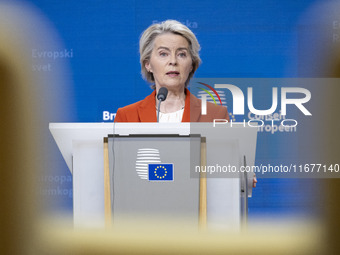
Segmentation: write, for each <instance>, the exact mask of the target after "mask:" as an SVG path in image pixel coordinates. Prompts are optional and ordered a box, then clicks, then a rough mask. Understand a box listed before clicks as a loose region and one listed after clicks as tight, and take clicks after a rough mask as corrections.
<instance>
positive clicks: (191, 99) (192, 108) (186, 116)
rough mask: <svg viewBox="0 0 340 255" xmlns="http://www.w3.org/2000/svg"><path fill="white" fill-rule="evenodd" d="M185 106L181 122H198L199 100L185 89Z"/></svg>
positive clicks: (199, 113) (199, 114)
mask: <svg viewBox="0 0 340 255" xmlns="http://www.w3.org/2000/svg"><path fill="white" fill-rule="evenodd" d="M185 92H186V95H187V96H186V98H185V107H184V113H183V118H182V122H198V120H199V118H200V116H201V101H200V100H199V99H198V98H197V97H195V96H194V95H192V94H191V93H190V91H189V90H188V89H185Z"/></svg>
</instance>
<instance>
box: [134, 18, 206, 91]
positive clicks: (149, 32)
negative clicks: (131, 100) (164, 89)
mask: <svg viewBox="0 0 340 255" xmlns="http://www.w3.org/2000/svg"><path fill="white" fill-rule="evenodd" d="M164 33H174V34H177V35H181V36H183V37H184V38H185V39H187V41H188V43H189V52H190V55H191V59H192V71H191V72H190V74H189V77H188V79H187V81H186V82H185V87H187V86H188V84H189V81H190V79H191V78H192V77H193V75H194V73H195V71H196V70H197V68H198V66H199V65H200V63H201V58H200V56H199V51H200V49H201V48H200V45H199V43H198V41H197V38H196V36H195V34H194V33H193V32H192V31H191V30H190V29H189V28H188V27H187V26H185V25H183V24H182V23H180V22H178V21H176V20H166V21H163V22H161V23H156V24H153V25H151V26H149V27H148V28H147V29H146V30H145V31H144V32H143V34H142V36H141V38H140V40H139V53H140V64H141V67H142V71H141V72H142V76H143V78H144V79H145V80H147V81H148V82H150V83H153V82H155V79H154V77H153V74H152V73H150V72H148V71H147V70H146V68H145V63H146V61H149V60H150V58H151V53H152V50H153V46H154V41H155V38H156V37H157V36H158V35H161V34H164ZM151 87H152V88H153V89H155V85H152V86H151Z"/></svg>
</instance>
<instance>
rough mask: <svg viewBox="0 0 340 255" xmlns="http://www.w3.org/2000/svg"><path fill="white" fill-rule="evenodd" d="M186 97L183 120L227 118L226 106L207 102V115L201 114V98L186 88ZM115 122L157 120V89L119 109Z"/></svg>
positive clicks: (203, 120)
mask: <svg viewBox="0 0 340 255" xmlns="http://www.w3.org/2000/svg"><path fill="white" fill-rule="evenodd" d="M185 93H186V98H185V106H184V113H183V117H182V122H212V121H213V120H214V119H227V120H229V115H228V111H227V108H226V107H223V106H220V105H215V104H213V103H209V102H208V103H207V113H208V114H207V115H201V100H200V99H198V98H197V97H195V96H194V95H192V94H191V93H190V91H189V90H188V89H185ZM114 121H115V122H157V113H156V91H153V92H152V93H151V94H150V95H149V96H147V97H146V98H145V99H143V100H141V101H138V102H136V103H134V104H130V105H127V106H125V107H123V108H119V109H118V110H117V114H116V117H115V120H114Z"/></svg>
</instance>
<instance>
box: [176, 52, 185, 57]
mask: <svg viewBox="0 0 340 255" xmlns="http://www.w3.org/2000/svg"><path fill="white" fill-rule="evenodd" d="M178 55H179V56H180V57H186V56H187V54H186V53H185V52H181V53H179V54H178Z"/></svg>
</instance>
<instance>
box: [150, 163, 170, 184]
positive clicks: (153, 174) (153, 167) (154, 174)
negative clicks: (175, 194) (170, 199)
mask: <svg viewBox="0 0 340 255" xmlns="http://www.w3.org/2000/svg"><path fill="white" fill-rule="evenodd" d="M148 172H149V181H173V180H174V165H173V164H149V171H148Z"/></svg>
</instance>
